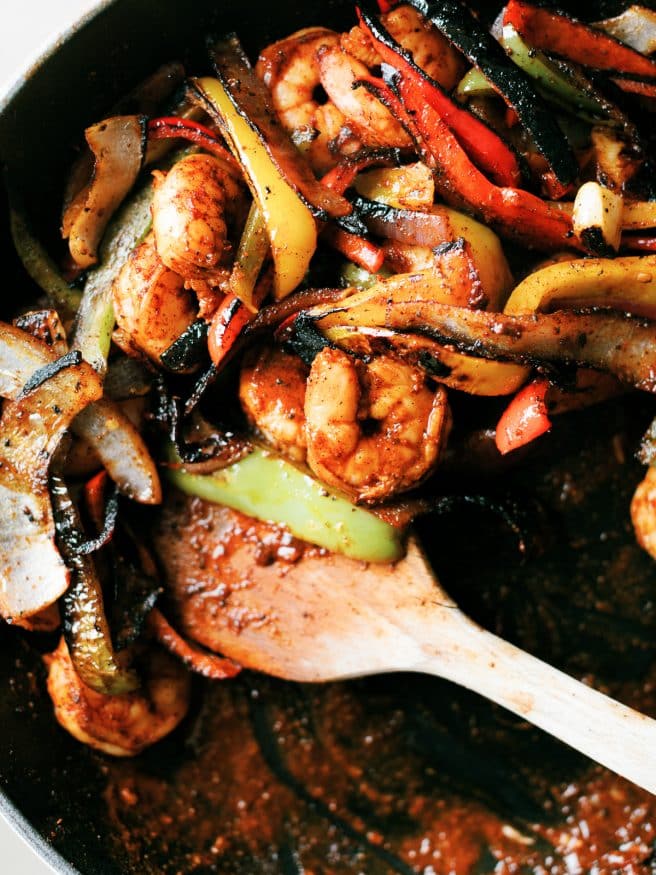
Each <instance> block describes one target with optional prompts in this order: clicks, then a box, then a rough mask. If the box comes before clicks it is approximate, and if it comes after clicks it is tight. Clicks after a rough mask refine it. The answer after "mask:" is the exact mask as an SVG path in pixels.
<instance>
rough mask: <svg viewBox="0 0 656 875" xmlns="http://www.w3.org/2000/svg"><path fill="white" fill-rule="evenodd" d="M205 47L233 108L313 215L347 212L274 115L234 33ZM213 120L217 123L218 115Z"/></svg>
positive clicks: (341, 199)
mask: <svg viewBox="0 0 656 875" xmlns="http://www.w3.org/2000/svg"><path fill="white" fill-rule="evenodd" d="M209 51H210V56H211V58H212V62H213V64H214V69H215V71H216V75H217V78H218V80H219V81H220V82H221V84H222V85H223V91H224V92H225V94H226V95H227V96H228V98H229V100H230V101H231V103H232V104H233V106H234V108H235V110H236V111H237V112H238V113H239V115H240V116H241V117H242V118H243V119H244V121H245V122H246V124H247V125H248V126H249V127H250V128H251V130H253V132H254V133H255V134H256V135H257V137H258V139H259V140H260V142H261V143H262V144H263V145H264V147H265V149H266V151H267V154H268V155H269V157H270V158H271V160H272V161H273V163H274V164H275V166H276V167H277V168H278V171H279V172H280V174H281V175H282V177H283V178H284V179H285V180H286V181H287V182H288V183H289V185H291V186H292V188H293V189H294V190H295V191H296V193H297V194H298V195H299V197H301V198H302V199H303V200H304V201H305V203H306V204H307V205H308V206H309V207H310V209H311V210H312V212H313V214H314V216H315V218H317V219H323V220H325V219H328V218H333V219H338V218H342V217H344V216H349V214H350V213H351V212H352V208H351V205H350V203H349V202H348V201H347V200H346V198H344V197H342V195H341V194H339V193H338V192H335V191H331V190H329V189H326V188H325V187H324V186H322V184H321V183H320V182H319V181H318V180H317V178H316V177H315V175H314V173H313V172H312V169H311V167H310V165H309V163H308V162H307V160H306V159H305V158H304V156H303V155H302V154H301V152H300V151H299V150H298V149H297V148H296V146H295V145H294V144H293V142H292V141H291V139H290V137H289V135H288V134H287V132H286V131H285V129H284V128H283V126H282V125H281V123H280V120H279V119H278V115H277V113H276V110H275V107H274V105H273V101H272V98H271V92H270V91H269V89H268V88H267V87H266V85H265V84H264V83H263V82H262V80H261V79H260V78H259V77H258V76H256V75H255V71H254V70H253V68H252V67H251V65H250V64H249V62H248V58H247V57H246V54H245V53H244V50H243V49H242V47H241V45H240V43H239V40H238V39H237V37H236V36H235V35H234V34H232V35H231V36H229V37H228V38H227V39H225V40H219V41H217V42H214V43H212V44H211V45H210V47H209ZM209 108H210V109H211V107H209ZM210 114H212V113H210ZM217 120H218V121H219V123H220V118H219V119H217Z"/></svg>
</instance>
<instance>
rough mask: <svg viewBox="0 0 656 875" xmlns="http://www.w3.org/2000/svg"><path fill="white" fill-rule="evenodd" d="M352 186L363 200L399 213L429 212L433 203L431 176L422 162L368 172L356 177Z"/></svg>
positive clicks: (433, 186) (433, 183) (433, 188)
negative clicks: (403, 211)
mask: <svg viewBox="0 0 656 875" xmlns="http://www.w3.org/2000/svg"><path fill="white" fill-rule="evenodd" d="M354 186H355V190H356V191H357V192H358V194H360V195H362V197H365V198H367V199H368V200H370V201H379V202H380V203H384V204H389V206H391V207H396V208H397V209H400V210H426V211H429V210H430V208H431V207H432V206H433V202H434V200H435V182H434V180H433V174H432V173H431V172H430V170H429V168H428V167H426V165H425V164H424V163H423V161H417V162H415V163H414V164H406V165H404V166H403V167H379V168H376V169H375V170H367V171H365V172H364V173H360V174H358V176H357V177H356V178H355V180H354Z"/></svg>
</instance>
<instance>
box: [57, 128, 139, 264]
mask: <svg viewBox="0 0 656 875" xmlns="http://www.w3.org/2000/svg"><path fill="white" fill-rule="evenodd" d="M85 137H86V140H87V143H88V144H89V147H90V148H91V151H92V152H93V155H94V161H95V163H94V171H93V178H92V179H91V182H90V183H89V185H88V186H85V187H84V188H83V189H82V190H81V191H80V192H78V194H77V195H76V196H75V197H74V198H73V200H72V201H71V203H70V204H69V206H68V208H67V210H66V211H65V213H64V215H63V217H62V234H63V236H64V237H65V238H67V239H68V246H69V249H70V252H71V255H72V257H73V260H74V261H75V263H76V264H77V265H79V266H80V267H82V268H87V267H91V265H92V264H95V263H96V262H97V261H98V245H99V243H100V240H101V238H102V235H103V233H104V231H105V228H106V227H107V224H108V222H109V220H110V219H111V217H112V215H113V214H114V212H115V211H116V209H117V208H118V206H119V204H120V203H121V202H122V201H123V199H124V198H125V196H126V195H127V194H128V192H129V191H130V189H131V188H132V186H133V185H134V183H135V182H136V180H137V177H138V176H139V172H140V171H141V167H142V165H143V159H144V155H145V152H146V142H147V140H146V119H145V117H144V116H138V115H126V116H114V118H110V119H106V120H105V121H102V122H99V123H98V124H96V125H93V126H92V127H90V128H87V130H86V131H85Z"/></svg>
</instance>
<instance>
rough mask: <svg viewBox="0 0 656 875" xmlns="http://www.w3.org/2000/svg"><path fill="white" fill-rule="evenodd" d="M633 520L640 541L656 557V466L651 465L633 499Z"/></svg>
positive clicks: (644, 548)
mask: <svg viewBox="0 0 656 875" xmlns="http://www.w3.org/2000/svg"><path fill="white" fill-rule="evenodd" d="M631 521H632V522H633V528H634V529H635V534H636V538H637V541H638V543H639V544H640V546H641V547H642V548H643V550H646V551H647V553H649V554H650V555H651V556H653V557H654V559H656V468H654V467H649V468H648V469H647V473H646V474H645V477H644V479H643V480H642V481H641V482H640V483H639V484H638V488H637V489H636V491H635V493H634V495H633V500H632V501H631Z"/></svg>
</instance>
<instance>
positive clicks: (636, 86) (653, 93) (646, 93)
mask: <svg viewBox="0 0 656 875" xmlns="http://www.w3.org/2000/svg"><path fill="white" fill-rule="evenodd" d="M611 78H612V81H613V82H614V83H615V85H617V86H618V87H619V88H621V89H622V91H627V92H628V93H630V94H639V95H640V97H656V82H645V81H643V80H642V79H623V78H620V77H619V76H613V77H611Z"/></svg>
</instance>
